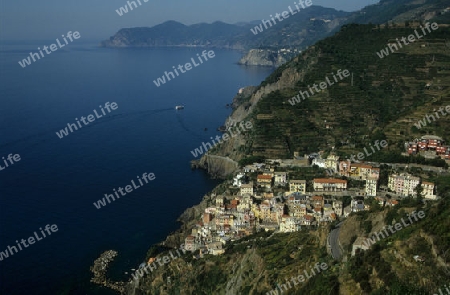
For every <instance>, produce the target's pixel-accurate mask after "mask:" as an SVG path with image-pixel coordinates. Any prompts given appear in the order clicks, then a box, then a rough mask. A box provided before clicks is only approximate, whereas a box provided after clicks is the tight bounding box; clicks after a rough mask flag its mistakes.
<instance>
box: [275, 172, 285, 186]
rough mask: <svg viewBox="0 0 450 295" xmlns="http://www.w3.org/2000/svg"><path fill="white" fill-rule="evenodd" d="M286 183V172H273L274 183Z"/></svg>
mask: <svg viewBox="0 0 450 295" xmlns="http://www.w3.org/2000/svg"><path fill="white" fill-rule="evenodd" d="M286 183H287V173H286V172H275V184H281V185H285V184H286Z"/></svg>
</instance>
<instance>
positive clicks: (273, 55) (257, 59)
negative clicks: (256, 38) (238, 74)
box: [238, 49, 287, 67]
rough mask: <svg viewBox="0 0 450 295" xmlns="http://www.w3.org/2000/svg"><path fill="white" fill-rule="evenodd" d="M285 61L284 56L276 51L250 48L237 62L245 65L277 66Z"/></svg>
mask: <svg viewBox="0 0 450 295" xmlns="http://www.w3.org/2000/svg"><path fill="white" fill-rule="evenodd" d="M286 61H287V60H286V58H285V57H284V56H283V55H281V54H279V53H278V52H276V51H273V50H266V49H251V50H250V51H249V52H248V53H247V54H246V55H245V56H244V57H242V58H241V60H240V61H239V62H238V63H239V64H241V65H246V66H266V67H279V66H281V65H282V64H284V63H286Z"/></svg>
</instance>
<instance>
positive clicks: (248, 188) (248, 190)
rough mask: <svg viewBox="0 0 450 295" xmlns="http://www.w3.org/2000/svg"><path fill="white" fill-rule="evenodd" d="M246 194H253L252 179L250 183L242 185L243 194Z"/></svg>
mask: <svg viewBox="0 0 450 295" xmlns="http://www.w3.org/2000/svg"><path fill="white" fill-rule="evenodd" d="M244 194H249V195H253V181H250V182H249V183H248V184H242V185H241V196H243V195H244Z"/></svg>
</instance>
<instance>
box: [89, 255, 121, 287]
mask: <svg viewBox="0 0 450 295" xmlns="http://www.w3.org/2000/svg"><path fill="white" fill-rule="evenodd" d="M117 254H118V253H117V251H114V250H108V251H105V252H103V253H102V254H101V255H100V257H99V258H97V259H96V260H95V261H94V265H93V266H91V268H90V270H91V272H92V273H93V274H94V277H93V278H92V279H91V282H92V283H94V284H97V285H102V286H105V287H107V288H109V289H112V290H114V291H117V292H119V293H120V294H125V285H126V283H125V282H113V281H111V280H109V279H108V278H107V276H106V272H107V270H108V266H109V264H110V263H111V262H112V261H113V260H114V258H115V257H116V256H117Z"/></svg>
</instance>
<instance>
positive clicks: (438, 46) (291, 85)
mask: <svg viewBox="0 0 450 295" xmlns="http://www.w3.org/2000/svg"><path fill="white" fill-rule="evenodd" d="M419 25H420V24H418V23H417V24H409V25H408V26H405V25H402V26H400V25H395V26H392V25H391V26H379V25H348V26H345V27H344V28H343V29H342V30H341V31H340V32H339V33H337V34H336V35H334V36H332V37H329V38H327V39H325V40H322V41H320V42H318V43H316V45H315V46H312V47H310V48H309V49H308V50H307V51H306V52H304V53H303V54H302V55H300V56H298V57H296V58H295V59H294V60H292V61H291V62H289V63H287V64H286V65H284V66H282V67H280V68H279V69H277V70H276V71H275V72H274V73H273V74H272V75H271V76H269V77H268V78H267V79H266V81H264V82H263V83H262V84H261V86H260V87H259V88H258V89H257V90H256V91H255V92H254V93H253V94H252V95H251V96H249V97H247V98H245V99H242V100H241V103H242V105H241V106H245V108H246V111H247V115H249V116H250V117H251V118H253V119H254V121H255V126H256V128H253V129H252V131H253V133H252V134H251V135H250V137H249V140H248V141H247V146H246V147H245V148H244V149H243V150H245V151H246V156H249V155H264V156H266V157H292V155H293V154H294V152H299V153H300V154H303V153H306V152H312V151H317V150H318V149H327V148H330V147H333V146H334V147H336V148H337V149H338V150H341V151H343V152H345V153H353V152H357V151H360V150H361V148H363V147H365V146H368V143H369V142H370V143H372V142H373V141H374V140H377V139H378V140H381V139H387V140H388V141H389V149H390V150H391V151H392V150H398V151H400V149H401V148H402V146H403V142H404V140H408V139H411V138H414V137H417V136H418V135H421V134H425V133H428V132H432V133H434V134H436V135H439V136H442V137H443V138H446V139H447V140H450V120H449V119H448V118H443V119H442V120H437V121H436V122H433V123H432V124H430V125H432V127H433V128H432V130H430V129H427V128H424V129H421V130H418V129H417V128H415V127H414V124H413V123H416V122H417V121H418V120H419V119H422V118H423V116H424V114H427V113H429V112H431V111H432V110H433V109H435V108H438V107H440V106H446V105H450V87H449V86H450V75H449V74H450V27H449V26H448V25H440V27H439V29H437V30H435V31H431V33H429V32H428V31H427V35H425V36H424V37H422V38H421V39H420V40H419V41H418V42H414V43H411V44H409V45H407V46H405V45H403V47H402V48H399V50H398V51H396V50H395V48H394V50H393V52H392V51H389V55H388V56H384V57H383V58H380V57H379V56H378V55H377V52H379V51H380V50H382V49H385V48H386V46H387V44H388V43H394V42H396V39H397V38H398V39H400V38H402V37H408V36H409V35H410V34H414V31H415V30H416V29H417V30H418V32H420V35H423V33H422V31H421V29H420V27H419ZM398 47H399V46H398ZM339 69H341V70H344V69H347V70H348V71H349V72H350V73H351V75H350V76H349V77H348V78H345V79H343V80H339V83H335V84H334V85H331V86H328V87H327V89H325V90H324V91H322V92H319V93H317V92H316V91H314V90H313V92H314V93H315V94H314V95H311V96H310V97H309V98H306V99H305V100H301V102H299V103H296V104H295V105H291V103H290V102H289V100H291V99H292V98H293V97H294V96H296V95H297V94H299V91H308V88H309V87H312V86H313V84H314V83H316V84H319V83H320V82H325V81H326V77H328V78H329V79H330V80H331V81H333V76H332V74H336V72H337V70H339ZM338 79H339V78H338ZM427 84H428V86H427ZM310 93H311V92H310ZM305 97H306V95H305ZM300 98H301V97H300ZM238 112H239V110H238ZM241 112H242V111H241ZM262 115H264V116H262ZM241 116H242V114H241ZM449 117H450V116H449Z"/></svg>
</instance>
